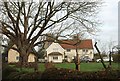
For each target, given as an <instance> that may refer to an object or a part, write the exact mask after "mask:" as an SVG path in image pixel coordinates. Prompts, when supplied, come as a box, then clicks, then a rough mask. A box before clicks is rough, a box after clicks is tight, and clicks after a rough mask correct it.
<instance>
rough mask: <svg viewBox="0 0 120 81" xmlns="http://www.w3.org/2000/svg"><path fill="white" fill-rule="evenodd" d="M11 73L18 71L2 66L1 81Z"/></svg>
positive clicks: (5, 65)
mask: <svg viewBox="0 0 120 81" xmlns="http://www.w3.org/2000/svg"><path fill="white" fill-rule="evenodd" d="M12 72H18V71H17V70H16V69H15V68H12V67H10V66H8V64H3V68H2V78H3V79H4V78H6V77H7V76H9V75H10V74H11V73H12Z"/></svg>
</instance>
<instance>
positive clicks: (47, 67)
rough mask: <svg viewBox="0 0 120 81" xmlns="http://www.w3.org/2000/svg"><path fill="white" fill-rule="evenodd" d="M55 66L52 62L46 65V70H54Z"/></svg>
mask: <svg viewBox="0 0 120 81" xmlns="http://www.w3.org/2000/svg"><path fill="white" fill-rule="evenodd" d="M54 67H55V66H54V64H53V63H52V62H47V63H45V69H49V68H54Z"/></svg>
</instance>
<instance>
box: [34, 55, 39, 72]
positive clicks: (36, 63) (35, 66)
mask: <svg viewBox="0 0 120 81" xmlns="http://www.w3.org/2000/svg"><path fill="white" fill-rule="evenodd" d="M34 59H35V63H34V71H35V72H37V71H38V58H37V56H35V58H34Z"/></svg>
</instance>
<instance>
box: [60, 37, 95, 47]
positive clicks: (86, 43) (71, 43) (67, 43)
mask: <svg viewBox="0 0 120 81" xmlns="http://www.w3.org/2000/svg"><path fill="white" fill-rule="evenodd" d="M77 42H78V41H73V40H63V41H62V43H61V44H60V45H61V46H62V47H63V48H64V49H76V45H75V44H76V43H77ZM77 48H79V49H93V44H92V40H91V39H86V40H80V41H79V43H77Z"/></svg>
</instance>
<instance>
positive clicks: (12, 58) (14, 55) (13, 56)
mask: <svg viewBox="0 0 120 81" xmlns="http://www.w3.org/2000/svg"><path fill="white" fill-rule="evenodd" d="M13 46H14V47H16V45H13ZM19 60H20V55H19V53H18V52H17V51H16V50H14V49H10V50H9V51H8V63H16V62H19ZM28 62H35V55H34V54H33V53H30V54H29V56H28Z"/></svg>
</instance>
